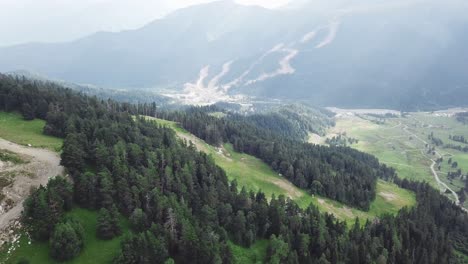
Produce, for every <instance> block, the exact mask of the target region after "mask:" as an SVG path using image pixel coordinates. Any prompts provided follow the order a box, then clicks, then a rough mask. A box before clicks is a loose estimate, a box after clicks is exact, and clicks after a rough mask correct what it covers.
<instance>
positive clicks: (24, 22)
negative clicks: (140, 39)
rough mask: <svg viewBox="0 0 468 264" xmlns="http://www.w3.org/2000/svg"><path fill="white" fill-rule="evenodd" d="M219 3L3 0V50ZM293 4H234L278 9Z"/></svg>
mask: <svg viewBox="0 0 468 264" xmlns="http://www.w3.org/2000/svg"><path fill="white" fill-rule="evenodd" d="M214 1H216V0H79V1H77V0H0V36H1V37H0V46H11V45H16V44H22V43H28V42H63V41H71V40H74V39H77V38H80V37H83V36H86V35H89V34H92V33H95V32H98V31H113V32H116V31H122V30H129V29H135V28H139V27H141V26H143V25H145V24H147V23H149V22H151V21H153V20H155V19H158V18H161V17H164V16H165V15H167V14H168V13H170V12H173V11H175V10H177V9H180V8H184V7H188V6H191V5H197V4H202V3H208V2H214ZM290 1H291V0H235V2H237V3H239V4H244V5H259V6H263V7H265V8H277V7H280V6H283V5H286V4H288V3H289V2H290Z"/></svg>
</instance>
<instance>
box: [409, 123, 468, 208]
mask: <svg viewBox="0 0 468 264" xmlns="http://www.w3.org/2000/svg"><path fill="white" fill-rule="evenodd" d="M403 131H405V132H406V133H407V134H408V135H410V136H412V137H414V138H415V139H417V140H419V141H421V142H422V143H423V144H424V145H426V144H428V145H429V143H428V142H427V141H425V140H424V139H422V138H420V137H419V136H418V135H416V134H414V133H413V132H411V131H409V130H408V126H407V125H405V126H404V127H403ZM421 152H422V154H423V155H424V154H425V153H424V149H421ZM434 153H435V155H436V156H437V157H438V158H442V155H440V153H439V152H438V151H437V150H434ZM429 160H430V161H431V162H432V164H431V166H430V169H431V172H432V174H433V175H434V179H435V180H436V182H437V184H438V185H439V186H441V187H442V188H441V190H443V191H445V190H449V191H450V192H451V193H452V195H453V197H454V198H455V204H456V205H458V206H460V207H461V208H462V209H463V210H464V211H466V212H468V209H466V208H464V207H463V206H462V205H461V204H460V199H459V197H458V194H457V193H456V192H455V191H454V190H452V189H451V188H450V187H449V186H448V185H447V184H446V183H445V182H443V181H442V180H440V178H439V175H438V174H437V171H436V170H435V165H436V164H437V162H436V160H435V159H433V158H429ZM444 188H445V189H444Z"/></svg>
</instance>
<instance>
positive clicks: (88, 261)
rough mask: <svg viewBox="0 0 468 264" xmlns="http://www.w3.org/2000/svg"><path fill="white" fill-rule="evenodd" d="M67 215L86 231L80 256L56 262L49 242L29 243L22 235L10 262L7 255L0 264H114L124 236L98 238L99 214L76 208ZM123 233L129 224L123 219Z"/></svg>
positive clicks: (3, 255) (10, 257)
mask: <svg viewBox="0 0 468 264" xmlns="http://www.w3.org/2000/svg"><path fill="white" fill-rule="evenodd" d="M67 215H70V216H73V217H75V218H76V219H78V220H79V221H80V222H81V224H82V225H83V228H84V230H85V239H84V245H85V246H84V249H83V250H82V251H81V253H80V255H79V256H78V257H76V258H74V259H73V260H71V261H66V262H56V261H54V260H53V259H51V258H50V256H49V243H48V242H35V241H33V242H32V243H29V239H28V238H27V236H25V235H22V236H21V238H20V240H19V246H18V247H17V249H16V250H15V251H13V252H12V253H11V256H9V258H8V260H5V259H6V257H7V256H6V254H5V253H2V254H1V255H0V263H12V264H13V263H17V262H18V261H19V260H21V259H27V260H29V261H30V263H33V264H36V263H37V264H39V263H70V264H71V263H80V264H94V263H112V259H113V258H114V256H115V255H116V254H117V253H118V250H119V248H120V241H121V240H122V236H120V237H117V238H114V239H112V240H100V239H98V238H97V237H96V223H97V212H95V211H90V210H86V209H81V208H75V209H73V210H72V211H70V212H69V213H67ZM121 227H122V231H123V232H126V231H127V230H128V222H127V221H126V220H124V219H123V217H122V219H121Z"/></svg>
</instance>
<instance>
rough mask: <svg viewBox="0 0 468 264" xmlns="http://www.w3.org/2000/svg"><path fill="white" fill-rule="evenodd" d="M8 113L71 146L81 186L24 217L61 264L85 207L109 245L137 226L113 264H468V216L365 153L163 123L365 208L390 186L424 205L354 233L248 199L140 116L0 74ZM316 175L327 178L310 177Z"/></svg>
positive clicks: (285, 206)
mask: <svg viewBox="0 0 468 264" xmlns="http://www.w3.org/2000/svg"><path fill="white" fill-rule="evenodd" d="M0 110H2V111H20V112H21V113H22V114H23V116H24V117H25V118H30V117H31V116H36V117H41V118H45V119H46V121H47V126H46V127H45V129H44V132H45V133H47V134H53V135H60V136H62V137H64V138H65V141H64V146H63V151H62V163H63V165H64V166H65V167H66V168H67V170H68V171H69V173H70V175H71V177H72V179H73V183H68V182H67V181H66V180H64V179H61V178H56V179H55V180H51V181H50V183H49V184H48V186H46V187H41V188H39V189H37V190H34V191H33V192H32V194H31V196H30V198H28V200H27V202H26V203H25V210H24V215H23V223H24V224H25V226H26V228H27V230H28V232H29V233H30V234H31V235H32V237H33V238H34V239H35V240H49V241H50V246H49V249H50V256H51V257H52V258H54V259H57V260H66V259H71V258H74V257H76V256H78V255H79V254H80V250H81V249H82V248H85V247H86V246H87V245H86V243H85V241H84V240H83V235H82V227H81V225H82V223H80V222H79V220H77V219H73V218H69V217H64V214H65V212H67V211H68V210H70V209H72V208H74V207H78V206H79V207H85V208H90V209H92V210H99V217H98V229H97V230H96V232H97V234H96V235H97V236H98V237H99V238H100V239H110V238H112V237H115V236H116V235H118V234H119V232H121V228H120V227H119V224H118V221H116V218H117V217H118V216H119V215H123V216H124V217H125V218H127V219H129V221H130V223H131V231H130V232H129V233H128V234H126V235H125V236H124V239H123V241H122V243H121V248H120V250H119V252H115V258H114V260H113V261H112V262H113V263H174V262H175V263H232V261H233V258H232V253H231V249H230V247H229V246H228V242H233V243H235V244H238V245H242V246H244V247H249V246H250V245H252V244H253V243H255V242H256V241H259V240H260V239H266V240H267V241H268V247H267V253H266V256H265V259H262V260H260V262H265V263H369V264H370V263H457V261H458V260H457V259H456V257H455V254H454V249H455V250H457V252H463V253H464V254H468V241H467V240H468V225H466V223H467V221H468V217H467V215H466V214H465V213H464V212H462V211H461V209H459V208H458V207H457V206H455V205H454V204H453V203H452V202H451V201H449V200H448V199H447V198H445V197H443V196H441V195H440V194H439V193H438V191H436V190H434V189H432V187H430V186H429V185H427V184H425V183H416V182H408V181H406V180H403V181H402V180H399V179H398V178H397V177H394V175H393V171H392V170H391V169H386V168H385V167H382V166H380V165H379V163H378V161H377V160H376V159H375V158H373V157H372V156H369V155H366V154H362V153H360V152H357V151H353V150H350V149H347V148H327V147H314V146H310V147H308V146H307V145H303V144H302V143H295V142H294V141H286V140H285V139H282V138H276V137H277V136H276V135H273V134H271V135H270V134H265V135H264V134H263V131H264V130H258V129H256V128H255V127H253V126H252V125H249V124H247V123H246V124H243V123H242V122H241V121H229V120H225V119H217V118H214V117H213V118H209V117H208V116H207V115H206V114H204V113H199V112H197V111H196V109H195V110H193V111H192V112H190V111H189V112H187V113H186V114H183V113H173V114H170V113H167V114H166V115H167V117H173V118H176V117H177V118H180V119H181V120H182V121H183V122H184V123H183V125H184V127H186V128H188V129H190V130H191V131H192V132H194V133H197V134H198V135H199V136H201V137H203V138H204V139H205V140H207V141H209V142H210V143H212V144H216V143H219V142H220V141H228V140H229V141H230V142H231V141H232V142H233V143H234V146H235V148H236V149H237V150H240V151H244V152H248V153H252V154H253V155H257V156H261V157H262V159H264V160H268V161H269V162H268V164H272V165H271V166H272V167H273V168H275V169H277V170H278V171H280V172H281V173H285V177H288V178H289V177H290V178H291V179H293V176H294V177H296V178H297V176H299V175H303V177H304V179H307V180H308V181H310V180H312V178H309V177H313V179H314V181H316V183H315V184H312V186H319V185H318V184H319V183H320V184H321V185H322V186H332V184H331V183H330V184H329V183H327V181H335V180H336V181H337V183H336V185H337V186H339V185H340V184H344V183H346V184H348V183H349V184H355V185H354V190H353V189H346V191H345V192H343V193H344V194H345V197H346V199H347V200H346V201H347V202H348V203H350V204H355V205H358V206H361V207H365V205H366V203H367V202H368V199H371V196H372V188H373V186H374V185H373V184H374V182H375V179H376V178H377V177H379V176H380V177H383V178H386V176H389V177H388V179H389V180H394V182H395V183H397V184H398V185H400V186H402V187H404V188H408V189H410V190H412V191H414V192H415V193H416V195H417V202H418V205H417V206H416V207H414V208H413V209H403V210H402V211H401V212H400V213H399V214H398V215H397V216H395V217H393V216H382V217H380V218H379V219H378V220H376V221H373V222H367V223H366V224H365V225H360V224H359V223H356V225H354V226H346V224H345V223H344V222H339V221H337V220H336V219H334V217H333V216H331V215H328V214H323V213H320V212H319V211H318V209H317V208H315V207H309V208H307V209H305V210H303V209H300V208H299V207H298V206H297V205H296V204H295V203H294V202H292V201H291V200H289V199H285V198H284V197H283V196H279V197H273V198H272V199H271V200H269V201H268V199H267V197H265V195H264V194H263V193H261V192H258V193H247V192H245V191H241V192H239V190H238V188H237V186H236V183H235V182H231V183H230V182H228V180H227V177H226V174H225V172H224V171H223V170H222V169H220V168H219V167H218V166H216V165H215V163H214V162H213V160H212V158H210V157H209V156H207V155H205V154H203V153H200V152H197V151H196V150H195V148H194V147H193V146H190V144H189V145H187V144H186V143H184V142H181V141H178V140H177V139H176V137H175V136H174V133H173V132H172V130H170V129H169V128H164V127H160V126H158V125H156V124H155V123H153V122H150V121H146V119H143V118H136V119H134V118H133V115H136V114H138V112H139V111H141V110H142V109H141V108H139V107H136V106H134V105H129V104H122V103H117V102H114V101H110V100H100V99H97V98H92V97H87V96H84V95H80V94H77V93H75V92H73V91H71V90H68V89H63V88H61V87H58V86H57V85H54V84H50V83H43V82H31V81H28V80H22V79H14V78H10V77H6V76H4V75H0ZM146 110H148V111H151V107H149V109H146ZM153 114H156V109H154V108H153ZM190 121H193V123H189V122H190ZM203 122H205V123H204V126H203V130H202V124H203ZM201 131H205V132H203V133H202V132H201ZM257 133H258V134H257ZM271 139H275V140H278V142H279V143H278V144H274V143H271V141H269V140H271ZM290 157H296V158H297V160H296V161H294V162H293V161H292V160H291V158H290ZM288 162H290V163H289V164H288ZM301 163H303V164H301ZM290 167H291V168H290ZM314 168H318V169H319V171H320V173H317V174H315V173H311V172H310V171H309V170H313V169H314ZM288 171H290V172H288ZM389 172H392V173H390V174H388V173H389ZM286 174H287V175H286ZM307 180H306V181H305V183H307V184H309V183H310V182H308V181H307ZM299 182H301V181H300V179H299V181H296V183H299ZM355 182H356V183H355ZM374 187H375V186H374ZM327 194H328V193H327ZM328 196H332V195H331V194H328ZM337 198H338V196H337ZM23 257H24V258H26V259H27V258H28V257H29V256H23ZM32 263H34V262H32ZM458 263H462V262H461V260H459V262H458Z"/></svg>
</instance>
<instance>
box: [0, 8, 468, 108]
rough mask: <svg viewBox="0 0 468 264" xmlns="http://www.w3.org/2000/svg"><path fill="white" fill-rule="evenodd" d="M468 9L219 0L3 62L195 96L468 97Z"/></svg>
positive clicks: (454, 100)
mask: <svg viewBox="0 0 468 264" xmlns="http://www.w3.org/2000/svg"><path fill="white" fill-rule="evenodd" d="M467 11H468V4H467V3H464V2H463V1H458V0H450V1H444V2H440V1H432V0H429V1H417V0H412V1H392V2H391V3H388V1H382V0H379V1H365V0H361V1H347V0H333V1H313V2H310V1H295V2H293V3H292V4H291V5H290V6H289V7H288V8H282V9H274V10H270V9H264V8H260V7H255V6H243V5H238V4H235V3H234V2H231V1H218V2H213V3H209V4H204V5H197V6H192V7H189V8H185V9H181V10H178V11H176V12H174V13H172V14H170V15H168V16H167V17H165V18H163V19H158V20H155V21H153V22H151V23H149V24H147V25H146V26H144V27H142V28H140V29H137V30H130V31H124V32H119V33H109V32H99V33H96V34H93V35H91V36H88V37H85V38H82V39H79V40H76V41H73V42H68V43H55V44H42V43H30V44H24V45H19V46H13V47H7V48H2V49H0V71H12V70H18V69H26V70H30V71H34V72H39V73H41V74H44V75H46V76H50V77H52V78H57V79H63V80H67V81H70V82H76V83H90V84H94V85H98V86H102V87H112V88H128V89H133V88H154V89H158V90H160V91H163V92H164V93H166V94H169V95H170V96H172V97H176V98H178V99H180V100H181V101H183V102H187V103H196V104H204V103H213V102H216V101H229V100H236V99H238V98H242V97H239V95H249V96H257V97H260V98H279V99H291V100H303V101H308V102H312V103H314V104H318V105H326V106H330V105H334V106H341V107H379V108H381V107H388V108H395V109H403V110H418V109H432V108H441V107H451V106H461V105H466V104H467V102H466V100H464V98H467V97H468V75H467V74H466V73H465V69H466V68H468V48H467V47H468V45H466V44H467V43H468V34H466V33H467V30H468V17H467V16H466V15H465V14H466V12H467Z"/></svg>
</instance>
